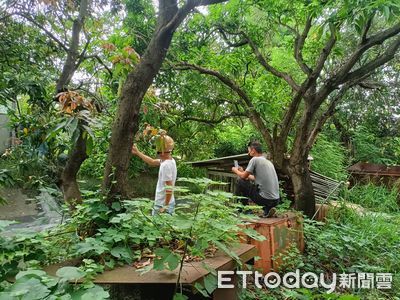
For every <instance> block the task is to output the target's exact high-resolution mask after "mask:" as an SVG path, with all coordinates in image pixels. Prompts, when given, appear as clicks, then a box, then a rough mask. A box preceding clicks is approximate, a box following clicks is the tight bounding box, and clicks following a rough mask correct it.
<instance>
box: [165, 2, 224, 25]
mask: <svg viewBox="0 0 400 300" xmlns="http://www.w3.org/2000/svg"><path fill="white" fill-rule="evenodd" d="M227 1H229V0H187V1H186V3H185V4H184V5H183V6H182V7H181V8H179V10H178V11H177V12H176V13H175V15H174V17H172V18H170V19H169V20H170V21H169V22H168V24H167V25H166V26H165V27H164V28H163V31H175V30H176V28H178V26H179V25H180V24H181V23H182V22H183V20H184V19H185V18H186V16H187V15H188V14H189V13H190V12H191V11H192V10H193V9H194V8H195V7H197V6H207V5H212V4H218V3H223V2H227ZM161 2H162V1H161ZM174 2H175V3H176V1H174Z"/></svg>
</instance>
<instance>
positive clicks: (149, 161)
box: [131, 144, 160, 167]
mask: <svg viewBox="0 0 400 300" xmlns="http://www.w3.org/2000/svg"><path fill="white" fill-rule="evenodd" d="M131 151H132V154H133V155H136V156H137V157H139V158H140V159H141V160H143V161H144V162H145V163H146V164H148V165H149V166H153V167H157V166H159V165H160V160H159V159H154V158H151V157H150V156H147V155H146V154H144V153H142V152H140V151H139V149H138V148H137V147H136V145H135V144H133V145H132V150H131Z"/></svg>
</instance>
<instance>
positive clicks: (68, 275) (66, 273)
mask: <svg viewBox="0 0 400 300" xmlns="http://www.w3.org/2000/svg"><path fill="white" fill-rule="evenodd" d="M56 275H57V276H58V277H61V278H63V279H65V280H68V281H69V280H78V279H81V278H82V277H83V276H85V272H83V271H82V270H80V269H78V268H77V267H62V268H60V269H58V270H57V272H56Z"/></svg>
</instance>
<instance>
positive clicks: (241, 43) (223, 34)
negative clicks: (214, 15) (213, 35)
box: [217, 26, 248, 48]
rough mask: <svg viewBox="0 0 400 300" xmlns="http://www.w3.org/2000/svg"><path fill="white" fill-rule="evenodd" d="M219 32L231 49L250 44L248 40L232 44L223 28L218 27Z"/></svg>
mask: <svg viewBox="0 0 400 300" xmlns="http://www.w3.org/2000/svg"><path fill="white" fill-rule="evenodd" d="M217 30H218V32H219V33H220V34H221V36H222V38H223V39H224V41H225V43H227V44H228V46H229V47H233V48H238V47H241V46H243V45H246V44H248V41H247V40H246V39H243V40H241V41H239V42H236V43H232V42H231V41H230V40H229V39H228V36H227V35H226V33H227V32H225V30H224V29H223V28H222V27H220V26H218V28H217ZM238 35H239V34H238Z"/></svg>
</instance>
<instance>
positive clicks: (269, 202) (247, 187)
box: [235, 178, 280, 215]
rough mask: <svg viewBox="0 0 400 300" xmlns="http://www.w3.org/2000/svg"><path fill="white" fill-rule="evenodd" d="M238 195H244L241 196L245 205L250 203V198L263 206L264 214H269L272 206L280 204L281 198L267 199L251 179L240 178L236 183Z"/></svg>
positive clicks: (236, 193)
mask: <svg viewBox="0 0 400 300" xmlns="http://www.w3.org/2000/svg"><path fill="white" fill-rule="evenodd" d="M235 195H236V196H240V197H244V198H240V202H242V204H243V205H249V200H251V201H253V202H254V203H256V204H257V205H260V206H262V207H263V210H264V215H267V214H268V213H269V211H270V210H271V208H273V207H275V206H277V205H278V204H279V200H280V199H265V198H263V197H262V196H261V195H260V191H259V189H258V186H256V185H255V184H254V183H253V182H252V181H250V180H244V179H241V178H240V179H238V181H237V183H236V192H235Z"/></svg>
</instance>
